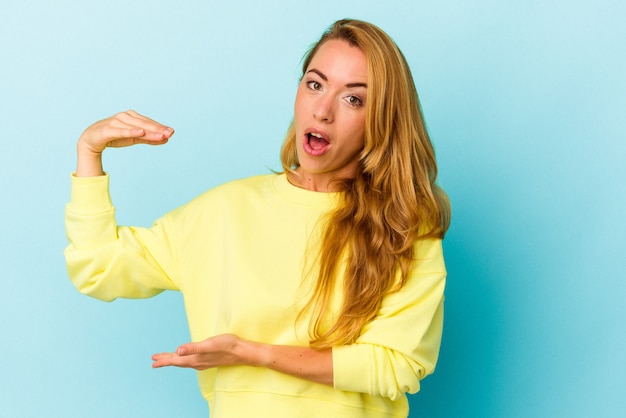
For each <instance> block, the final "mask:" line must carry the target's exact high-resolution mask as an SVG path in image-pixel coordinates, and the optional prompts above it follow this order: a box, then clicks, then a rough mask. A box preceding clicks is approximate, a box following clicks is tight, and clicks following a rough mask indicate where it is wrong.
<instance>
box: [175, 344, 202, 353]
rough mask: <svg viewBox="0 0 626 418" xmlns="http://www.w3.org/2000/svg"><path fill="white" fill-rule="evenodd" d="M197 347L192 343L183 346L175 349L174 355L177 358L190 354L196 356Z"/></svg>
mask: <svg viewBox="0 0 626 418" xmlns="http://www.w3.org/2000/svg"><path fill="white" fill-rule="evenodd" d="M198 352H199V351H198V346H197V344H194V343H187V344H183V345H181V346H180V347H178V348H177V349H176V354H177V355H179V356H190V355H192V354H197V353H198Z"/></svg>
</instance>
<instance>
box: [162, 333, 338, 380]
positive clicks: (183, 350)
mask: <svg viewBox="0 0 626 418" xmlns="http://www.w3.org/2000/svg"><path fill="white" fill-rule="evenodd" d="M152 360H153V361H154V363H152V367H154V368H158V367H165V366H176V367H187V368H192V369H196V370H206V369H210V368H212V367H222V366H253V367H266V368H268V369H271V370H274V371H277V372H281V373H285V374H288V375H291V376H296V377H299V378H301V379H305V380H309V381H312V382H317V383H322V384H324V385H328V386H332V385H333V358H332V350H331V349H330V348H326V349H322V350H315V349H313V348H310V347H300V346H286V345H273V344H264V343H259V342H255V341H249V340H244V339H243V338H239V337H238V336H236V335H233V334H222V335H216V336H215V337H210V338H207V339H206V340H204V341H200V342H197V343H187V344H183V345H181V346H180V347H178V349H177V350H176V352H175V353H161V354H155V355H153V356H152Z"/></svg>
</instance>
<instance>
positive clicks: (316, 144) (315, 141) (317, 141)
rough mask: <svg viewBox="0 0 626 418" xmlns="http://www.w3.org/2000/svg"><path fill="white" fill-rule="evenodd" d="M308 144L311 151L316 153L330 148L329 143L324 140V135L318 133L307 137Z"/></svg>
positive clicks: (312, 133)
mask: <svg viewBox="0 0 626 418" xmlns="http://www.w3.org/2000/svg"><path fill="white" fill-rule="evenodd" d="M307 139H308V144H309V146H310V147H311V149H313V150H315V151H321V150H323V149H324V148H326V147H327V146H328V141H327V140H326V139H324V137H323V136H322V134H319V133H317V132H311V133H309V134H308V135H307Z"/></svg>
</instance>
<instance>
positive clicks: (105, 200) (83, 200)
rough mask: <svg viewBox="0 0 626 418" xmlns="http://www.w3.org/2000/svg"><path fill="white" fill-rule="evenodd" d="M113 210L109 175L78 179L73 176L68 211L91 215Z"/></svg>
mask: <svg viewBox="0 0 626 418" xmlns="http://www.w3.org/2000/svg"><path fill="white" fill-rule="evenodd" d="M112 208H113V203H112V201H111V196H110V194H109V175H108V174H106V173H105V174H104V175H102V176H96V177H76V175H74V174H72V176H71V194H70V202H69V204H68V209H70V210H71V211H72V212H75V213H81V214H85V215H89V214H96V213H101V212H104V211H108V210H111V209H112Z"/></svg>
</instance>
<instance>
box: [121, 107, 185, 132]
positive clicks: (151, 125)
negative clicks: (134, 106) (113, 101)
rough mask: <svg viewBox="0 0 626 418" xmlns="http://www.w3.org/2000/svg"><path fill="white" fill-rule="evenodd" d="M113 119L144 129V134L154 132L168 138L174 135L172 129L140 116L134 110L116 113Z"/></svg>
mask: <svg viewBox="0 0 626 418" xmlns="http://www.w3.org/2000/svg"><path fill="white" fill-rule="evenodd" d="M115 119H117V120H119V121H121V122H123V123H125V124H126V125H128V126H134V127H137V128H141V129H144V130H145V131H146V132H154V133H157V134H162V135H163V137H165V138H169V137H171V136H172V134H173V133H174V129H172V128H171V127H169V126H166V125H163V124H162V123H159V122H157V121H155V120H153V119H150V118H148V117H146V116H143V115H140V114H139V113H137V112H135V111H134V110H128V111H126V112H121V113H118V114H117V115H116V116H115Z"/></svg>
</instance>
